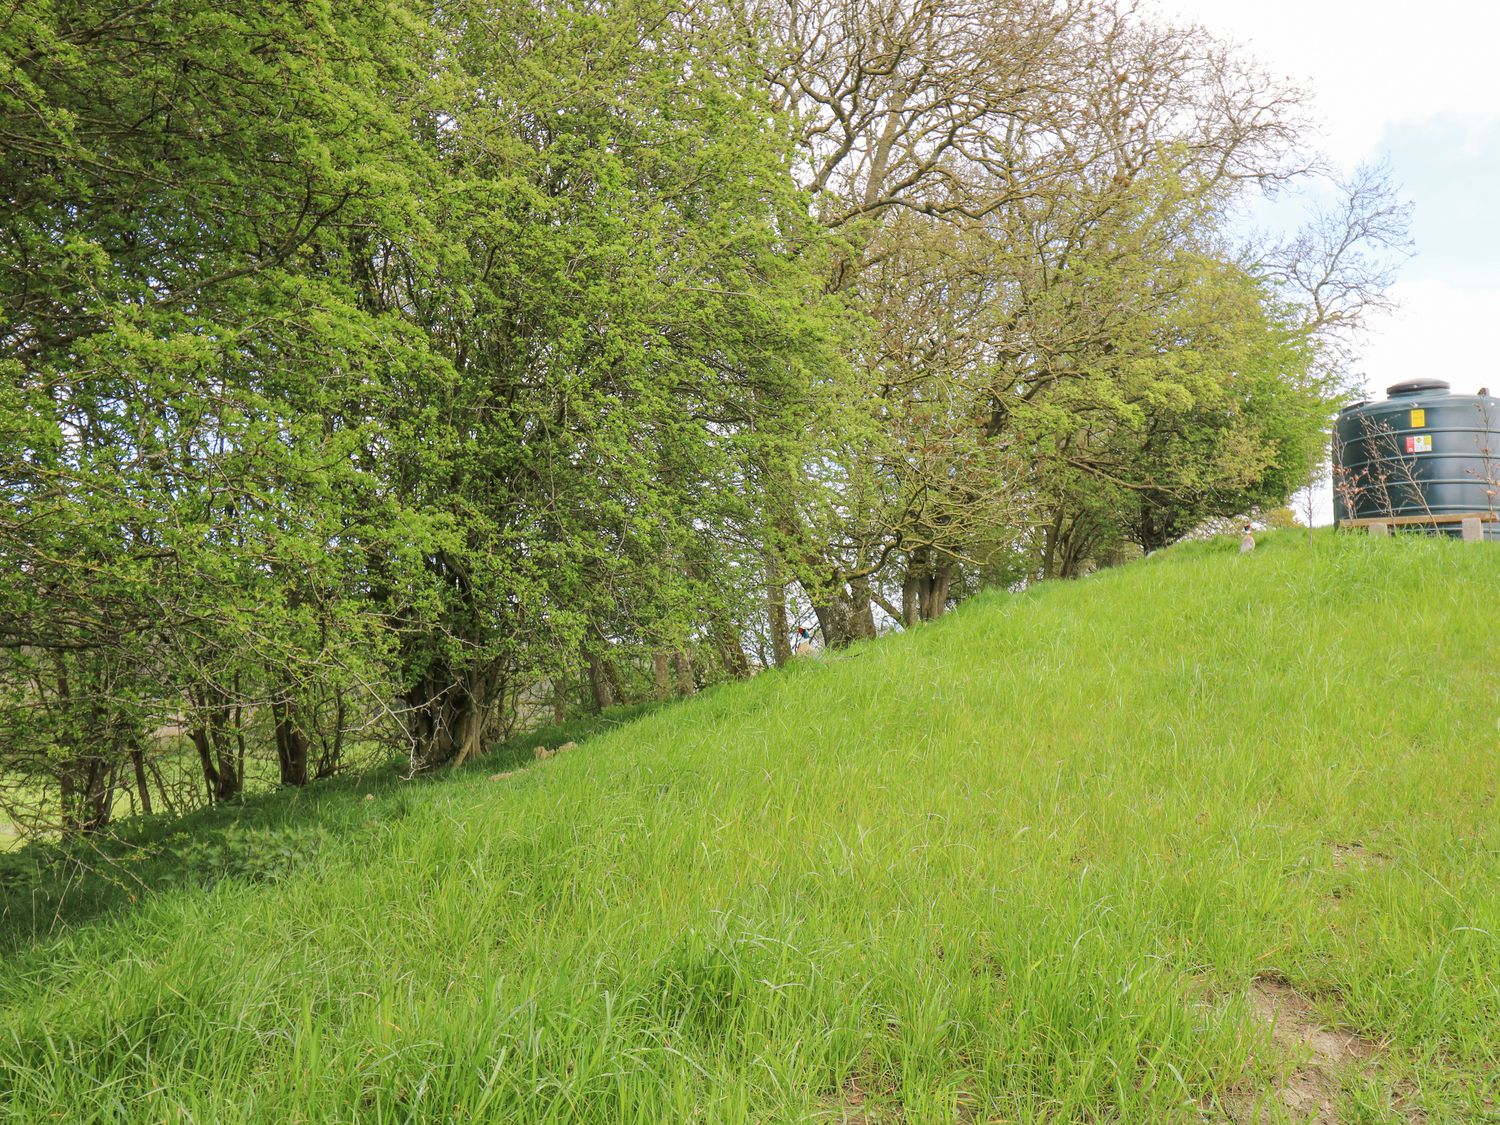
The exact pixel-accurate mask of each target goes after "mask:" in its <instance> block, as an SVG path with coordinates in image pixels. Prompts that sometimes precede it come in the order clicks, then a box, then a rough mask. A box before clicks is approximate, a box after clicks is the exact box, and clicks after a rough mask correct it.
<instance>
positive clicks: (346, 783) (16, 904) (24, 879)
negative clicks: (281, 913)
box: [0, 703, 668, 955]
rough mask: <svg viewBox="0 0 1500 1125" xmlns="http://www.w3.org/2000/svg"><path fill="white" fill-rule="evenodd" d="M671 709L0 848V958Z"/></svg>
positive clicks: (280, 870) (582, 723)
mask: <svg viewBox="0 0 1500 1125" xmlns="http://www.w3.org/2000/svg"><path fill="white" fill-rule="evenodd" d="M667 705H668V704H658V703H645V704H637V705H634V706H630V707H616V708H612V709H611V710H609V711H606V712H603V713H601V714H597V715H588V716H584V717H581V718H578V719H574V720H572V721H571V722H567V723H562V724H559V725H555V726H550V727H543V728H541V729H539V730H536V731H530V732H528V733H526V734H524V735H517V736H516V737H515V738H512V739H510V740H509V741H507V742H505V743H502V744H501V745H499V746H496V747H495V748H494V749H493V750H491V751H490V752H489V753H487V754H485V755H484V756H483V757H481V758H478V759H476V760H474V761H472V762H468V763H466V764H465V765H464V766H463V767H461V768H460V769H458V770H451V769H438V770H435V771H433V772H431V773H428V774H422V775H419V776H417V777H414V778H411V777H408V776H407V771H406V769H405V763H401V764H399V765H398V764H392V765H388V766H384V767H380V768H377V769H370V770H365V771H362V772H360V773H349V774H344V775H341V776H339V777H335V778H330V779H328V780H326V781H320V782H315V783H313V784H311V785H309V786H307V787H306V788H304V789H282V790H278V791H276V792H272V793H267V794H263V795H259V796H256V797H252V798H249V799H247V800H246V801H244V802H243V803H241V804H237V805H221V806H217V807H212V808H206V809H201V810H198V811H197V812H193V813H189V814H188V815H186V816H178V817H163V816H157V817H134V818H131V819H130V820H126V821H121V822H120V823H118V824H117V825H116V826H114V828H113V829H112V830H111V831H110V832H109V833H108V834H107V835H101V836H95V837H89V838H87V839H82V840H75V841H69V842H66V843H61V842H37V843H32V844H29V845H27V846H25V847H22V848H19V849H17V850H15V851H11V852H0V955H3V954H10V953H14V952H16V951H19V950H22V949H24V948H26V947H27V946H29V945H31V944H34V943H36V942H38V941H42V940H45V939H47V938H50V937H54V936H56V935H58V934H60V933H62V932H64V931H66V930H68V929H71V928H73V927H75V926H79V925H83V924H85V923H87V922H89V921H92V920H94V919H97V918H100V917H104V916H108V915H114V914H118V913H122V912H124V911H128V910H130V909H131V908H133V907H135V906H137V905H139V904H140V903H142V902H144V901H146V900H147V899H148V898H149V897H151V896H152V895H156V894H160V893H162V892H164V891H171V890H177V889H182V888H190V887H208V886H212V885H213V884H215V883H218V882H220V881H222V880H225V879H237V880H241V881H244V882H274V881H276V880H278V879H281V878H285V877H287V876H290V875H293V874H296V873H297V872H298V871H300V870H302V869H303V868H305V867H306V866H307V865H308V864H309V863H311V862H313V861H314V860H316V859H317V858H318V856H319V855H320V854H323V853H324V852H325V851H330V850H336V849H338V848H339V847H341V846H344V845H345V844H346V843H347V842H349V841H350V840H351V838H353V837H356V836H366V837H367V836H368V831H369V829H370V827H371V826H372V824H373V823H374V822H378V821H395V820H400V819H402V818H404V817H406V816H408V815H410V814H411V812H412V811H413V808H414V806H415V805H416V803H417V800H416V799H417V798H418V797H419V795H420V794H421V792H422V791H423V790H424V789H425V788H427V787H428V786H432V785H442V784H444V783H445V782H446V781H450V780H452V779H453V778H455V777H469V776H473V775H474V774H476V773H480V772H484V773H492V772H496V771H499V770H513V769H520V768H524V767H525V766H527V765H529V764H530V763H532V762H535V761H536V748H537V747H539V746H546V747H548V748H549V749H556V748H557V747H558V746H559V745H562V744H563V743H566V742H575V743H578V744H580V745H581V744H583V743H585V742H587V741H588V740H589V739H591V738H595V737H597V736H599V735H601V734H605V733H607V732H609V731H611V730H613V729H615V728H617V727H620V726H623V725H625V724H628V723H632V722H634V721H636V720H637V719H640V718H643V717H644V716H645V715H647V714H649V713H651V712H652V711H655V710H657V709H658V708H659V707H661V706H667ZM367 797H373V798H374V799H373V800H367V799H366V798H367Z"/></svg>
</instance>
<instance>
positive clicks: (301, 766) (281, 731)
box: [271, 699, 308, 787]
mask: <svg viewBox="0 0 1500 1125" xmlns="http://www.w3.org/2000/svg"><path fill="white" fill-rule="evenodd" d="M271 715H272V718H273V719H274V720H275V724H276V763H277V765H278V766H279V767H280V768H281V784H283V785H296V786H299V787H300V786H303V785H306V784H307V750H308V737H307V733H306V732H305V731H304V730H303V729H302V727H301V725H300V724H299V723H298V722H297V705H296V704H295V703H293V702H292V701H291V700H290V699H286V700H278V701H277V702H275V703H272V704H271Z"/></svg>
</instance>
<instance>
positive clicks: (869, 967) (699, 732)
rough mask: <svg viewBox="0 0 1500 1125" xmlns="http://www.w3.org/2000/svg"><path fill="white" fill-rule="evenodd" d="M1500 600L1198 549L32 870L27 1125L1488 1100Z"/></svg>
mask: <svg viewBox="0 0 1500 1125" xmlns="http://www.w3.org/2000/svg"><path fill="white" fill-rule="evenodd" d="M1497 590H1500V552H1497V551H1496V550H1495V549H1494V548H1493V547H1490V546H1488V545H1479V546H1473V545H1470V546H1465V545H1462V544H1458V543H1453V542H1435V541H1429V540H1422V539H1414V538H1403V539H1398V540H1394V541H1387V542H1378V541H1375V540H1369V539H1363V538H1352V537H1350V538H1336V537H1334V536H1332V535H1319V536H1318V537H1317V538H1316V540H1315V541H1314V542H1312V543H1309V542H1308V541H1307V540H1306V539H1305V538H1304V537H1303V536H1301V535H1300V534H1296V533H1283V534H1280V535H1276V536H1271V537H1270V538H1269V539H1268V540H1267V541H1266V542H1265V543H1264V544H1263V546H1262V547H1261V548H1260V549H1259V550H1257V551H1256V552H1255V553H1254V554H1253V555H1251V556H1248V557H1243V558H1242V557H1240V556H1239V555H1238V554H1237V553H1236V544H1234V543H1229V542H1224V543H1212V544H1197V545H1190V546H1187V547H1184V548H1179V549H1175V550H1172V551H1169V552H1165V553H1164V554H1161V555H1158V556H1155V557H1153V558H1151V559H1147V560H1145V561H1144V562H1141V563H1137V564H1133V565H1131V566H1128V567H1125V568H1122V569H1120V570H1117V571H1112V572H1108V573H1105V574H1102V575H1099V576H1097V577H1094V578H1091V579H1088V580H1085V581H1083V582H1079V583H1073V584H1057V585H1049V586H1044V587H1041V588H1038V589H1034V590H1032V591H1030V592H1028V593H1026V594H1023V595H1018V596H1004V595H995V596H988V597H984V598H981V599H978V600H976V601H974V602H971V603H969V604H966V605H964V606H963V607H962V608H961V609H960V610H959V611H958V612H956V613H955V614H953V615H952V616H951V617H949V618H947V619H945V620H943V621H940V622H939V623H937V624H936V625H933V626H930V627H926V628H923V629H921V630H917V631H915V632H913V633H912V634H909V635H904V636H897V637H891V638H887V639H884V640H881V641H878V642H874V643H871V644H867V645H865V646H862V647H857V648H855V649H853V650H850V651H847V652H843V653H837V654H827V655H826V656H823V657H820V658H817V659H808V660H803V661H801V662H799V663H797V664H796V665H795V666H793V667H792V668H789V669H787V670H785V671H783V672H779V673H771V674H767V675H763V676H760V677H758V678H757V679H755V680H754V681H751V682H749V683H745V684H739V685H733V686H730V687H727V688H723V689H719V690H715V691H712V692H709V693H706V694H705V695H704V696H703V697H701V698H699V699H696V700H694V701H691V702H688V703H685V704H683V705H680V706H674V707H670V708H667V709H664V710H662V711H660V712H657V713H655V714H652V715H649V716H647V717H644V718H641V719H640V720H639V721H636V722H632V723H629V724H628V725H624V726H622V727H620V728H619V729H618V730H615V731H613V732H612V733H607V734H603V735H600V736H598V737H594V738H585V739H584V740H583V741H582V744H581V745H580V746H579V747H578V748H577V749H575V750H572V751H570V752H569V753H567V754H564V755H561V756H559V757H556V758H552V759H549V760H545V761H528V760H527V759H526V758H525V757H524V756H523V755H524V754H525V752H526V750H527V749H528V747H529V743H528V744H526V745H522V746H518V747H512V748H511V749H509V750H507V751H504V752H502V753H501V754H500V755H498V756H496V757H494V758H492V759H490V760H486V761H483V762H480V763H478V767H479V768H477V769H473V770H467V771H464V772H462V773H460V774H457V775H450V776H447V777H444V778H442V779H436V780H430V781H420V782H412V783H402V782H400V781H399V780H398V779H396V778H395V777H394V776H393V775H389V774H386V775H381V776H380V778H379V780H375V781H366V782H364V783H361V784H357V785H356V784H353V783H346V784H343V785H341V786H334V787H330V788H328V789H326V790H325V791H323V792H321V793H309V794H303V795H299V796H295V797H292V798H285V799H282V798H277V799H268V800H266V801H263V802H259V803H257V804H254V805H252V806H250V807H249V808H247V809H246V810H244V812H243V813H241V814H237V815H231V814H227V813H215V814H213V815H212V816H211V817H208V818H206V819H205V820H204V821H203V826H202V827H201V828H200V832H201V833H203V834H205V835H211V834H212V833H223V834H225V836H224V838H225V839H226V840H228V841H230V844H226V847H229V846H235V847H239V846H244V847H249V846H254V847H259V848H264V847H266V846H268V844H269V843H270V842H272V841H275V840H277V839H281V838H285V839H286V840H290V841H293V845H294V846H293V845H289V846H288V848H287V849H286V851H287V854H288V856H290V857H291V858H290V859H289V860H288V861H287V862H286V863H283V864H282V865H281V866H280V867H278V866H276V865H274V864H272V865H271V866H269V867H260V866H254V865H251V866H248V867H246V868H244V869H243V870H241V869H239V868H236V867H235V866H234V862H232V857H231V860H227V861H225V862H227V863H228V866H227V867H226V868H225V871H226V872H227V873H228V874H227V877H225V878H222V879H219V880H218V881H217V882H213V883H210V884H208V885H204V884H202V883H193V884H180V883H179V884H174V889H170V890H162V891H156V892H152V891H150V890H149V889H147V888H146V887H145V886H143V888H142V889H141V891H140V892H139V893H137V892H136V891H134V890H132V891H130V893H129V894H127V893H125V892H124V891H119V892H115V891H109V890H108V888H103V889H101V890H99V891H98V892H97V893H98V895H99V896H100V897H99V899H98V901H97V903H95V904H94V905H93V906H91V907H89V908H88V909H84V908H83V907H84V905H87V901H88V900H87V899H86V897H85V899H83V900H79V902H75V903H74V904H73V906H71V907H70V906H68V904H67V903H66V902H64V903H63V904H61V905H57V906H55V908H54V907H50V906H49V908H48V910H49V911H50V913H49V912H47V911H40V910H38V909H37V908H36V907H35V905H34V904H33V905H30V906H25V905H23V901H24V902H31V901H32V900H23V899H22V898H15V897H13V898H12V899H11V900H8V901H9V903H10V905H9V906H8V907H7V909H8V911H9V914H8V915H7V917H6V918H5V920H4V925H5V926H6V927H8V935H0V937H4V940H5V943H6V949H7V952H6V954H5V955H4V957H3V960H0V1068H3V1069H0V1091H4V1093H5V1094H6V1096H3V1097H0V1119H4V1120H17V1121H49V1120H58V1121H69V1122H85V1121H121V1120H130V1121H174V1122H175V1121H197V1122H216V1123H217V1122H238V1121H244V1122H251V1121H255V1122H261V1121H265V1122H330V1121H345V1122H354V1121H358V1122H406V1121H474V1122H506V1123H521V1122H564V1121H582V1122H640V1123H643V1125H645V1123H653V1125H654V1123H661V1122H678V1121H684V1122H685V1121H701V1122H786V1121H800V1122H813V1121H824V1122H836V1121H844V1122H861V1123H874V1122H904V1123H919V1122H952V1123H959V1122H963V1123H973V1122H1073V1121H1080V1122H1083V1121H1087V1122H1119V1123H1137V1122H1157V1121H1161V1122H1205V1121H1208V1122H1249V1121H1277V1122H1290V1121H1315V1120H1316V1121H1339V1122H1357V1123H1375V1122H1416V1121H1427V1122H1482V1121H1486V1120H1492V1121H1494V1120H1500V1110H1497V1103H1500V1071H1497V1060H1500V817H1497V810H1496V807H1495V799H1496V787H1497V782H1500V769H1497V766H1500V757H1497V751H1500V727H1497V720H1500V660H1497V658H1496V638H1497V619H1496V618H1497V614H1496V608H1497V598H1496V592H1497ZM539 738H540V739H542V740H547V741H552V742H554V743H555V742H556V741H559V740H560V739H561V736H560V735H549V734H543V735H541V736H539ZM532 741H536V740H532ZM518 763H520V764H521V765H522V767H523V768H519V769H517V764H518ZM512 770H515V771H516V772H511V771H512ZM495 773H509V774H510V776H505V777H501V778H499V779H497V780H491V775H492V774H495ZM367 792H368V793H370V794H372V795H373V799H372V800H366V799H364V798H365V794H366V793H367ZM237 822H242V823H240V827H238V828H237V827H236V824H237ZM245 825H253V826H254V833H258V834H249V833H250V829H249V828H246V827H244V826H245ZM235 832H240V833H241V835H240V836H238V837H236V836H235V835H234V833H235ZM314 832H315V833H317V835H316V836H314V835H310V834H311V833H314ZM299 833H300V835H299ZM278 834H282V835H280V836H279V835H278ZM235 840H240V841H241V843H240V844H234V843H233V841H235ZM298 841H300V843H298ZM308 841H314V843H308ZM319 841H320V842H319ZM297 848H305V851H303V852H299V851H297V850H296V849H297ZM215 862H219V861H218V860H215ZM148 866H149V864H148ZM143 870H146V868H143ZM236 872H238V873H236ZM144 883H145V884H149V883H150V879H149V878H147V879H145V880H144ZM101 886H102V885H101ZM106 892H108V893H106ZM80 893H85V894H92V893H95V892H80ZM110 895H114V897H110ZM131 895H133V896H134V897H135V899H136V901H135V902H134V904H132V903H131V901H130V899H131ZM70 910H71V911H72V913H69V911H70ZM57 918H62V919H63V920H64V921H65V923H66V924H65V925H63V926H62V928H61V930H60V932H56V933H52V934H50V935H49V934H47V933H46V931H47V930H48V929H49V928H55V927H54V922H53V920H54V919H57Z"/></svg>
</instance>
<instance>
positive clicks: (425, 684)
mask: <svg viewBox="0 0 1500 1125" xmlns="http://www.w3.org/2000/svg"><path fill="white" fill-rule="evenodd" d="M445 671H446V672H447V674H444V673H445ZM501 676H502V672H501V669H500V667H499V666H497V665H489V666H486V667H479V668H470V669H469V670H468V671H466V672H463V673H453V672H451V671H447V670H446V669H442V668H438V669H434V670H433V671H432V672H431V673H429V674H428V676H427V677H426V678H424V679H423V680H422V681H421V682H420V683H418V684H417V685H415V686H414V687H412V688H411V690H409V691H408V692H407V695H406V702H407V706H408V708H409V716H410V717H409V718H408V720H407V722H408V727H407V731H408V734H409V735H410V737H411V740H412V746H413V751H412V764H413V766H414V767H415V768H416V769H418V770H429V769H435V768H436V767H438V766H442V765H451V766H453V767H454V768H455V769H457V768H458V767H459V766H461V765H463V764H464V762H466V761H468V760H469V759H470V758H472V757H477V756H479V754H480V753H481V752H482V750H483V746H484V738H485V735H486V734H487V733H488V732H489V730H490V728H491V726H492V724H493V722H494V719H495V710H496V703H497V701H498V699H499V698H500V696H501V695H503V692H500V691H497V688H498V687H499V685H500V683H501Z"/></svg>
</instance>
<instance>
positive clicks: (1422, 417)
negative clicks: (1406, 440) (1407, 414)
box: [1411, 410, 1427, 426]
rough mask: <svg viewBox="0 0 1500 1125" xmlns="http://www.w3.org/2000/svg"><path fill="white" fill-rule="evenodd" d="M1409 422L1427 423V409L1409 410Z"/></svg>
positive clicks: (1420, 424)
mask: <svg viewBox="0 0 1500 1125" xmlns="http://www.w3.org/2000/svg"><path fill="white" fill-rule="evenodd" d="M1411 424H1412V425H1413V426H1425V425H1427V411H1425V410H1413V411H1412V412H1411Z"/></svg>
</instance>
